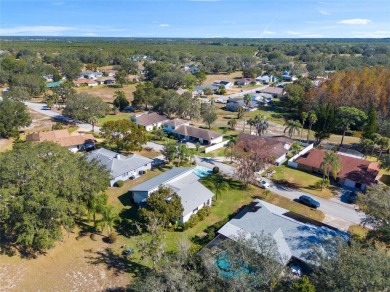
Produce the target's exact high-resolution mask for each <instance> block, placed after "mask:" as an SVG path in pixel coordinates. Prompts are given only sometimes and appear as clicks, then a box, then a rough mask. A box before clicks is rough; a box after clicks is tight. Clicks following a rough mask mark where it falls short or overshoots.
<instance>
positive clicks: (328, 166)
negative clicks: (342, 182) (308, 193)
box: [320, 151, 341, 190]
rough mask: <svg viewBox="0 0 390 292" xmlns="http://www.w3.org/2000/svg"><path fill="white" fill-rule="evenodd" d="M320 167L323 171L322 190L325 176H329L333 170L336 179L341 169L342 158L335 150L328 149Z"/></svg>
mask: <svg viewBox="0 0 390 292" xmlns="http://www.w3.org/2000/svg"><path fill="white" fill-rule="evenodd" d="M320 168H321V170H322V172H323V176H322V184H321V190H323V189H324V183H325V177H326V176H327V177H328V178H329V172H330V171H332V175H333V177H334V179H336V177H337V174H338V173H339V171H340V170H341V162H340V158H339V157H338V156H337V155H336V154H335V153H334V152H333V151H326V152H325V156H324V159H323V160H322V162H321V165H320Z"/></svg>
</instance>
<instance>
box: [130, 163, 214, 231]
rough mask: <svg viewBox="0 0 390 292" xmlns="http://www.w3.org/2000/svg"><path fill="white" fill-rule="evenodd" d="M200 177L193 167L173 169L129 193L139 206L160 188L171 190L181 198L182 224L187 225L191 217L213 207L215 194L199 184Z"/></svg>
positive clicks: (132, 189)
mask: <svg viewBox="0 0 390 292" xmlns="http://www.w3.org/2000/svg"><path fill="white" fill-rule="evenodd" d="M199 179H200V177H199V176H198V175H196V174H195V173H194V168H193V167H177V168H172V169H170V170H168V171H166V172H164V173H162V174H160V175H159V176H156V177H154V178H152V179H150V180H148V181H146V182H144V183H142V184H140V185H137V186H135V187H133V188H131V189H130V190H129V191H130V192H131V193H132V195H133V199H134V201H135V202H136V203H137V204H142V203H144V202H145V201H146V202H147V198H148V197H149V196H150V194H152V193H153V192H155V191H157V190H158V188H159V187H160V186H165V187H169V188H171V189H172V190H173V191H174V192H176V193H177V194H178V196H179V197H180V198H181V203H182V205H183V208H184V211H183V216H182V217H181V218H180V223H185V222H187V221H188V219H190V217H191V215H193V214H195V213H197V212H198V211H199V210H200V209H202V208H203V207H204V206H211V204H212V198H213V196H214V194H213V193H212V192H211V191H210V190H209V189H208V188H206V187H205V186H203V185H202V184H201V183H200V182H199Z"/></svg>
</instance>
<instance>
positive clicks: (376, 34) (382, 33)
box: [353, 30, 390, 38]
mask: <svg viewBox="0 0 390 292" xmlns="http://www.w3.org/2000/svg"><path fill="white" fill-rule="evenodd" d="M353 34H354V36H355V37H358V38H389V37H390V30H377V31H355V32H353Z"/></svg>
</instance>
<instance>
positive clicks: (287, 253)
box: [200, 199, 349, 266]
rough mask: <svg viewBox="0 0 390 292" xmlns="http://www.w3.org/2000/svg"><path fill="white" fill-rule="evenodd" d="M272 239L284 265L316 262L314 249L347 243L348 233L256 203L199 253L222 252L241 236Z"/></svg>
mask: <svg viewBox="0 0 390 292" xmlns="http://www.w3.org/2000/svg"><path fill="white" fill-rule="evenodd" d="M256 235H257V236H264V235H265V236H270V237H272V238H273V239H274V243H275V245H276V246H275V248H276V249H277V251H278V254H277V255H278V259H277V260H279V261H280V262H281V263H282V264H284V265H287V264H289V263H290V262H292V261H293V262H294V263H302V265H303V266H307V265H310V264H312V263H313V262H312V261H311V260H310V259H309V258H308V257H307V255H308V253H309V252H310V251H312V250H313V245H314V246H318V247H320V248H324V252H326V251H327V250H326V244H325V243H326V242H329V240H330V239H331V238H336V237H339V238H343V239H344V241H345V242H347V241H348V239H349V235H348V233H346V232H343V231H341V230H338V229H336V228H333V227H330V226H327V225H325V224H322V223H321V222H317V221H314V220H311V219H308V218H306V217H304V216H301V215H298V214H295V213H293V212H291V211H289V210H286V209H283V208H280V207H278V206H275V205H273V204H270V203H267V202H265V201H262V200H259V199H256V200H254V201H253V202H252V203H250V204H249V205H248V206H246V207H245V208H244V209H243V210H242V211H240V212H239V213H238V214H237V215H236V216H235V217H234V218H233V219H231V220H230V221H229V222H228V223H226V224H225V225H224V226H222V227H221V229H219V230H218V231H217V236H216V237H215V238H214V239H213V240H212V241H211V242H210V243H209V244H208V245H206V247H205V248H204V249H203V250H202V251H201V252H200V254H202V253H204V252H206V251H207V250H210V251H212V250H213V249H214V248H218V247H221V249H223V243H224V241H229V240H233V241H237V239H238V238H239V237H240V236H245V237H246V238H248V239H249V238H251V237H253V236H256Z"/></svg>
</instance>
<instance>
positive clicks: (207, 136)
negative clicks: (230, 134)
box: [173, 125, 223, 141]
mask: <svg viewBox="0 0 390 292" xmlns="http://www.w3.org/2000/svg"><path fill="white" fill-rule="evenodd" d="M173 132H174V133H176V134H180V135H183V136H190V137H194V138H198V139H199V138H201V139H204V140H207V141H211V139H215V138H218V137H221V136H223V135H222V134H219V133H216V132H213V131H209V130H205V129H200V128H196V127H194V126H189V125H180V126H178V127H177V128H176V129H175V130H174V131H173Z"/></svg>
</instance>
